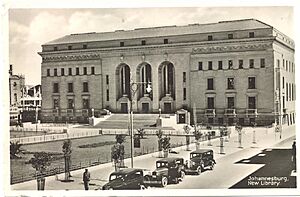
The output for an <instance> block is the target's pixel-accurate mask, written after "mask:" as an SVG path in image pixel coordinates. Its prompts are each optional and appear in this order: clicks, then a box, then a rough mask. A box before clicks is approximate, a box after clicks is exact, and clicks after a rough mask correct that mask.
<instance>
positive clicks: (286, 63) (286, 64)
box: [285, 60, 288, 71]
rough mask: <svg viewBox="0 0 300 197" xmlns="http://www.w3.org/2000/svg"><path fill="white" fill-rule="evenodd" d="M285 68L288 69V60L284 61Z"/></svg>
mask: <svg viewBox="0 0 300 197" xmlns="http://www.w3.org/2000/svg"><path fill="white" fill-rule="evenodd" d="M285 70H286V71H288V61H287V60H286V62H285Z"/></svg>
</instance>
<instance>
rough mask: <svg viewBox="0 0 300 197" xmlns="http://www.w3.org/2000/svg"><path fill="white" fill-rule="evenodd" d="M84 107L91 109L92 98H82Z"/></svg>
mask: <svg viewBox="0 0 300 197" xmlns="http://www.w3.org/2000/svg"><path fill="white" fill-rule="evenodd" d="M82 108H83V109H89V108H90V100H89V99H86V98H85V99H82Z"/></svg>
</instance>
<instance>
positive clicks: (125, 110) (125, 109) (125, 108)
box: [121, 103, 128, 113]
mask: <svg viewBox="0 0 300 197" xmlns="http://www.w3.org/2000/svg"><path fill="white" fill-rule="evenodd" d="M121 113H128V104H127V103H121Z"/></svg>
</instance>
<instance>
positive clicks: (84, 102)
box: [53, 98, 90, 109]
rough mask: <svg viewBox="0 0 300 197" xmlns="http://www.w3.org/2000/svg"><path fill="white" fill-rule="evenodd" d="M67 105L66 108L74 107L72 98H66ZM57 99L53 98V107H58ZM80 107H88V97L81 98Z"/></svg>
mask: <svg viewBox="0 0 300 197" xmlns="http://www.w3.org/2000/svg"><path fill="white" fill-rule="evenodd" d="M67 101H68V102H67V103H68V105H67V108H68V109H74V108H75V101H74V99H72V98H68V100H67ZM59 106H60V105H59V99H57V98H55V99H53V109H59ZM82 108H83V109H89V108H90V99H88V98H83V99H82Z"/></svg>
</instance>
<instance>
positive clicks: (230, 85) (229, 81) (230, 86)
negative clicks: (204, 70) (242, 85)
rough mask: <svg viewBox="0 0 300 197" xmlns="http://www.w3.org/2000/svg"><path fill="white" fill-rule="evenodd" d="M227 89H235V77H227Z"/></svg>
mask: <svg viewBox="0 0 300 197" xmlns="http://www.w3.org/2000/svg"><path fill="white" fill-rule="evenodd" d="M227 89H228V90H233V89H234V78H227Z"/></svg>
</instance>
